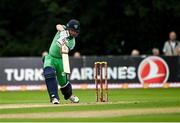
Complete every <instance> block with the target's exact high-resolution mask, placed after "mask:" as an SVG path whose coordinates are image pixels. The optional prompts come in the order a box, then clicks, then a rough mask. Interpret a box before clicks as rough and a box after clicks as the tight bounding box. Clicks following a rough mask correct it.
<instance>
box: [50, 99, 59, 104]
mask: <svg viewBox="0 0 180 123" xmlns="http://www.w3.org/2000/svg"><path fill="white" fill-rule="evenodd" d="M51 102H52V104H59V100H58V99H57V98H53V99H52V101H51Z"/></svg>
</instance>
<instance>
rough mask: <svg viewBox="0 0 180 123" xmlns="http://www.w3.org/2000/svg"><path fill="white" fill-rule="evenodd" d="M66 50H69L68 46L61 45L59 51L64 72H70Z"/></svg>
mask: <svg viewBox="0 0 180 123" xmlns="http://www.w3.org/2000/svg"><path fill="white" fill-rule="evenodd" d="M68 51H69V49H68V47H67V46H66V45H62V49H61V53H62V61H63V69H64V73H67V74H70V64H69V56H68Z"/></svg>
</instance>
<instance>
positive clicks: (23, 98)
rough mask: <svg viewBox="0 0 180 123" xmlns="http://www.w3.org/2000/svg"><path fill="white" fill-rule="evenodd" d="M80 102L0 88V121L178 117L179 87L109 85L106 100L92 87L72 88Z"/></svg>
mask: <svg viewBox="0 0 180 123" xmlns="http://www.w3.org/2000/svg"><path fill="white" fill-rule="evenodd" d="M74 93H75V94H76V95H78V96H79V98H80V103H79V104H72V103H70V102H69V101H64V100H63V98H62V95H60V96H61V104H59V105H53V104H50V103H49V99H48V95H47V92H46V91H21V92H20V91H19V92H0V121H3V122H5V121H8V122H11V121H16V122H20V121H25V122H27V121H43V122H53V121H63V122H65V121H69V122H72V121H78V122H81V121H88V122H90V121H105V122H109V121H129V122H130V121H163V122H164V121H167V122H171V121H180V88H169V89H118V90H117V89H113V90H109V102H108V103H105V102H104V103H96V102H95V91H94V90H74Z"/></svg>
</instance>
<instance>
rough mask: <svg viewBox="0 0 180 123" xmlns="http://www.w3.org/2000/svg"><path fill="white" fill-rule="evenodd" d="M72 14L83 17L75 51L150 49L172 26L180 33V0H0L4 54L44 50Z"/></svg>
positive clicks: (0, 40)
mask: <svg viewBox="0 0 180 123" xmlns="http://www.w3.org/2000/svg"><path fill="white" fill-rule="evenodd" d="M72 18H76V19H79V20H80V22H81V32H80V35H79V37H78V38H77V43H76V44H77V46H76V48H75V50H74V51H80V52H81V54H85V55H96V54H100V55H107V54H108V55H112V54H113V55H119V54H129V53H130V51H131V50H132V49H134V48H136V49H139V50H140V51H141V52H142V53H149V51H151V50H150V49H151V48H152V47H158V48H162V46H163V44H164V41H165V40H167V38H168V37H167V36H168V32H169V31H171V30H175V31H177V34H178V35H180V27H178V26H177V25H178V24H179V21H180V1H178V0H168V1H162V0H148V1H147V0H146V1H145V0H131V1H127V0H113V1H112V0H111V1H110V0H98V1H95V0H92V1H87V0H83V1H82V0H70V1H67V0H31V1H29V0H24V1H22V0H13V1H12V0H1V1H0V56H38V55H41V53H42V52H43V51H44V50H48V48H49V45H50V43H51V41H52V39H53V37H54V35H55V33H56V29H55V25H56V24H57V23H61V24H66V22H67V21H68V20H69V19H72Z"/></svg>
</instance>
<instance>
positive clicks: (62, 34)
mask: <svg viewBox="0 0 180 123" xmlns="http://www.w3.org/2000/svg"><path fill="white" fill-rule="evenodd" d="M68 36H69V32H68V31H67V30H63V31H61V32H60V38H59V39H58V40H57V45H58V46H59V48H60V51H62V48H63V47H67V42H68V41H67V37H68ZM67 48H68V47H67ZM68 52H69V48H68V50H66V53H68ZM61 53H62V52H61Z"/></svg>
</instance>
